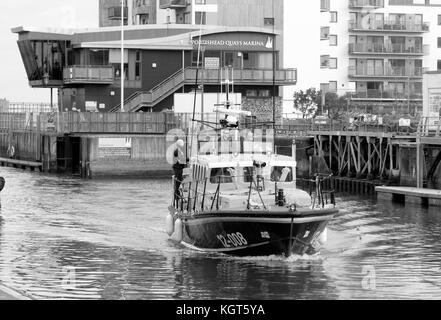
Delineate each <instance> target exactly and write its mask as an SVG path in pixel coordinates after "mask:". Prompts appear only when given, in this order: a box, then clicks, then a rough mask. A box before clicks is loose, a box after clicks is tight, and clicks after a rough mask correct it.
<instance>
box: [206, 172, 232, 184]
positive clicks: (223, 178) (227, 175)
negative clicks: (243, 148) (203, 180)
mask: <svg viewBox="0 0 441 320" xmlns="http://www.w3.org/2000/svg"><path fill="white" fill-rule="evenodd" d="M234 171H235V169H234V168H216V169H212V170H211V176H210V183H214V184H216V183H219V179H220V183H233V176H232V174H231V172H234Z"/></svg>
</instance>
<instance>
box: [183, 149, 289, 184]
mask: <svg viewBox="0 0 441 320" xmlns="http://www.w3.org/2000/svg"><path fill="white" fill-rule="evenodd" d="M296 166H297V163H296V161H295V160H294V159H293V158H291V157H287V156H280V155H260V154H255V155H253V154H249V155H247V154H240V155H237V156H235V155H232V154H228V155H209V156H199V157H195V158H194V159H193V160H192V162H191V168H190V169H191V170H190V175H191V176H190V177H189V179H190V180H192V181H194V182H200V183H205V181H207V189H208V190H213V189H216V188H217V187H218V185H219V184H222V190H224V191H225V190H239V189H245V188H246V189H248V188H249V187H250V184H251V183H253V181H258V180H259V179H260V180H261V181H263V182H264V183H265V184H266V185H267V186H269V185H270V184H273V183H274V184H275V183H277V185H278V187H279V188H289V189H295V188H296ZM253 177H254V180H253Z"/></svg>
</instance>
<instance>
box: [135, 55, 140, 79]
mask: <svg viewBox="0 0 441 320" xmlns="http://www.w3.org/2000/svg"><path fill="white" fill-rule="evenodd" d="M135 79H136V80H141V51H139V50H138V51H136V60H135Z"/></svg>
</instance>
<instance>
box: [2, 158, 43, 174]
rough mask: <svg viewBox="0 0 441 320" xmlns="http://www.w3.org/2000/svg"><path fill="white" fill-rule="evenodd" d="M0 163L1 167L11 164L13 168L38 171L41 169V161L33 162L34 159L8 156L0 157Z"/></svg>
mask: <svg viewBox="0 0 441 320" xmlns="http://www.w3.org/2000/svg"><path fill="white" fill-rule="evenodd" d="M0 165H1V166H3V167H8V166H13V167H15V168H22V169H24V170H25V169H26V168H30V169H31V170H32V171H34V170H35V169H38V170H39V171H40V172H41V171H43V163H42V162H34V161H24V160H17V159H10V158H0Z"/></svg>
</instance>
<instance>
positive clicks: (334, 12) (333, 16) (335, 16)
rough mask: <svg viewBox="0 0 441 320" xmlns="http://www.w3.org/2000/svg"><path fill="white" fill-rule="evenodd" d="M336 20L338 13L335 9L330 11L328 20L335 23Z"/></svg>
mask: <svg viewBox="0 0 441 320" xmlns="http://www.w3.org/2000/svg"><path fill="white" fill-rule="evenodd" d="M337 20H338V13H337V11H331V12H330V20H329V22H332V23H335V22H337Z"/></svg>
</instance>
